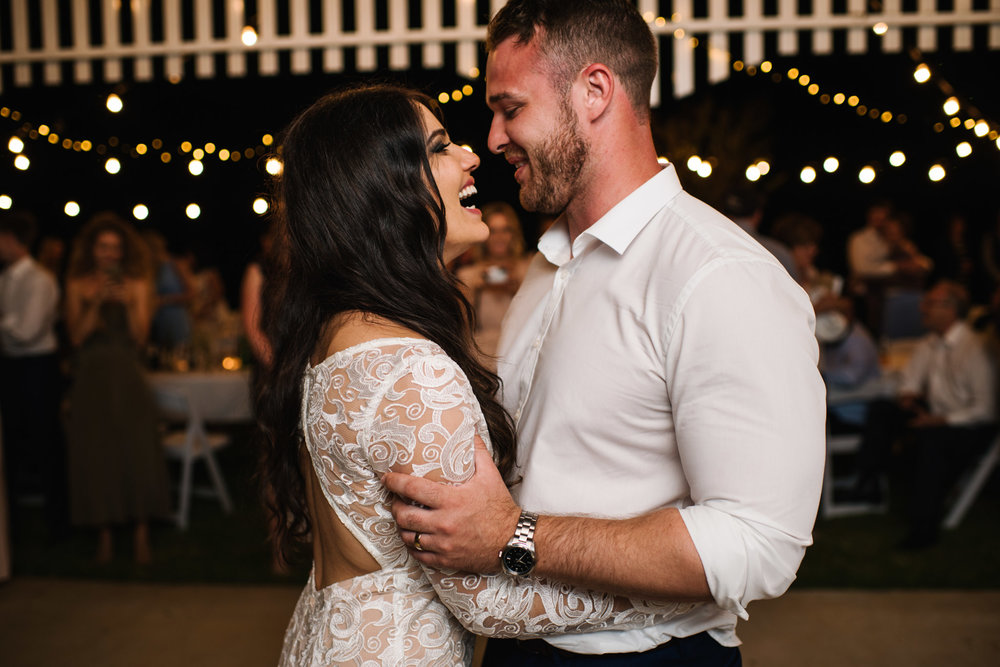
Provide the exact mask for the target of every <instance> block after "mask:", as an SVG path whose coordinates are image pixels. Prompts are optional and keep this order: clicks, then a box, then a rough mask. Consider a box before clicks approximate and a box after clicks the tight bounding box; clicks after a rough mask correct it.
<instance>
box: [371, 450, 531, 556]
mask: <svg viewBox="0 0 1000 667" xmlns="http://www.w3.org/2000/svg"><path fill="white" fill-rule="evenodd" d="M475 457H476V472H475V474H474V475H473V476H472V477H471V478H470V479H469V480H467V481H466V482H464V483H462V484H457V485H452V484H443V483H439V482H433V481H430V480H427V479H423V478H421V477H414V476H412V475H405V474H402V473H395V472H389V473H386V474H385V475H384V476H383V477H382V483H383V484H384V485H385V487H386V488H387V489H388V490H389V491H391V492H393V493H394V494H396V498H395V499H394V500H393V503H392V516H393V518H394V519H395V520H396V524H397V525H398V526H399V533H400V535H401V536H402V538H403V542H404V543H406V545H407V547H408V548H409V550H410V553H411V554H412V555H413V557H414V558H416V559H417V560H419V561H420V562H421V563H423V564H425V565H429V566H431V567H438V568H451V569H455V570H462V571H466V572H482V573H492V572H498V571H499V570H500V559H499V553H500V550H501V549H502V548H503V547H504V545H505V544H507V541H508V540H509V539H510V536H511V535H513V534H514V529H515V527H516V526H517V520H518V516H520V513H521V510H520V508H519V507H518V506H517V504H516V503H515V502H514V500H513V498H511V496H510V492H509V491H508V490H507V486H506V484H504V481H503V478H502V477H501V476H500V472H499V471H498V470H497V468H496V466H495V465H494V464H493V459H492V457H491V456H490V453H489V452H488V451H487V450H486V446H485V445H484V443H483V441H482V440H481V439H480V438H479V436H476V450H475ZM416 533H420V546H421V547H422V550H417V549H415V548H414V546H413V542H414V538H415V537H416Z"/></svg>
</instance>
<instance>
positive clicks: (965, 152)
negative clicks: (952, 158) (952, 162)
mask: <svg viewBox="0 0 1000 667" xmlns="http://www.w3.org/2000/svg"><path fill="white" fill-rule="evenodd" d="M955 154H956V155H958V157H969V156H970V155H972V144H970V143H969V142H968V141H963V142H962V143H960V144H959V145H957V146H955Z"/></svg>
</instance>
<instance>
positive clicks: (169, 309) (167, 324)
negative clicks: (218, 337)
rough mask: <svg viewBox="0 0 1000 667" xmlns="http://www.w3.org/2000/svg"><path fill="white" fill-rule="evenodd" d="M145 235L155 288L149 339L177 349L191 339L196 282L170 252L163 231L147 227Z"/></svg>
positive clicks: (170, 348)
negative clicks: (191, 309)
mask: <svg viewBox="0 0 1000 667" xmlns="http://www.w3.org/2000/svg"><path fill="white" fill-rule="evenodd" d="M142 239H143V240H144V241H145V242H146V245H148V246H149V253H150V256H151V258H152V263H153V280H154V283H153V284H154V287H155V290H156V292H155V293H156V301H155V303H154V309H153V323H152V329H151V331H150V339H151V341H152V342H153V344H154V345H155V346H156V347H157V348H159V349H161V350H175V349H178V348H179V347H181V346H184V345H187V344H188V343H190V342H191V313H190V310H189V308H190V305H191V301H192V300H193V298H194V285H193V284H192V281H191V276H190V274H189V273H188V272H187V271H185V270H184V268H185V267H183V266H181V263H180V262H178V261H177V260H176V259H175V258H174V256H173V255H172V254H171V253H170V249H169V247H168V246H167V240H166V239H165V238H164V237H163V235H162V234H160V233H159V232H157V231H154V230H151V229H146V230H144V231H143V232H142Z"/></svg>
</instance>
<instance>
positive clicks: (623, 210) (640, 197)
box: [538, 164, 682, 266]
mask: <svg viewBox="0 0 1000 667" xmlns="http://www.w3.org/2000/svg"><path fill="white" fill-rule="evenodd" d="M681 190H682V188H681V183H680V180H679V179H678V178H677V171H676V169H674V165H673V164H668V165H667V166H666V167H664V168H663V169H661V170H660V172H659V173H658V174H656V175H655V176H653V177H652V178H650V179H649V180H648V181H646V182H645V183H643V184H642V185H640V186H639V187H638V188H636V189H635V190H633V191H632V193H631V194H629V195H628V196H627V197H625V199H622V200H621V201H620V202H618V203H617V204H615V206H614V207H613V208H612V209H611V210H610V211H608V212H607V213H605V214H604V215H603V216H602V217H601V218H600V219H599V220H598V221H597V222H595V223H594V224H593V225H591V226H590V227H588V228H587V229H586V230H585V231H584V232H583V233H582V234H580V237H579V238H577V240H576V243H577V244H580V243H581V242H583V243H586V241H585V240H583V238H584V237H589V238H593V239H596V240H598V241H600V242H601V243H603V244H605V245H606V246H608V247H609V248H611V249H612V250H614V251H615V252H617V253H618V254H619V255H620V254H622V253H624V252H625V250H626V249H627V248H628V246H629V244H631V243H632V241H633V240H634V239H635V237H636V236H638V235H639V232H640V231H642V229H643V228H644V227H645V226H646V225H647V224H648V223H649V221H650V220H652V219H653V216H654V215H656V213H657V212H659V211H660V209H662V208H663V204H664V202H666V201H669V200H670V199H673V198H674V197H675V196H676V195H677V194H679V193H680V192H681ZM580 247H581V246H579V245H578V246H577V249H579V248H580ZM538 250H539V252H541V253H542V255H544V256H545V258H546V259H547V260H549V261H550V262H551V263H553V264H555V265H556V266H561V265H562V264H564V263H566V262H567V261H569V259H570V257H571V256H572V255H571V252H570V250H571V248H570V243H569V230H568V229H567V227H566V220H565V218H564V217H562V216H560V217H559V219H558V220H556V221H555V223H553V225H552V226H551V227H550V228H549V229H548V231H546V232H545V233H544V234H542V236H541V238H540V239H539V240H538ZM577 254H579V253H577Z"/></svg>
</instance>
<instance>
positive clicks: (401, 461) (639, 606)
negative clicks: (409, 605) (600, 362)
mask: <svg viewBox="0 0 1000 667" xmlns="http://www.w3.org/2000/svg"><path fill="white" fill-rule="evenodd" d="M373 417H374V419H373V420H372V422H370V423H371V424H372V427H373V428H372V437H373V441H372V442H371V443H370V445H371V449H370V450H369V451H373V452H381V454H380V455H378V456H376V457H375V458H382V461H383V463H384V464H388V465H383V466H380V465H379V463H378V461H374V460H373V463H374V464H375V466H376V468H382V469H383V470H384V469H386V468H391V469H392V470H393V471H396V472H403V473H409V474H414V475H418V476H422V477H427V478H430V479H435V480H437V481H441V482H446V483H461V482H463V481H465V480H466V479H468V478H469V477H471V476H472V473H473V472H474V465H475V464H474V440H473V439H474V436H475V435H476V433H477V432H478V433H479V435H480V436H482V438H483V440H484V441H486V443H487V446H490V445H489V436H488V433H486V431H485V427H484V426H483V422H482V417H481V413H480V411H479V408H478V405H477V404H476V402H475V398H474V395H473V393H472V389H471V387H470V386H469V383H468V381H467V380H466V379H465V377H464V375H463V374H462V373H461V370H460V369H459V368H458V367H457V366H456V365H455V364H454V362H453V361H451V359H449V358H448V357H447V356H444V355H443V354H439V355H433V356H417V357H414V358H411V360H410V362H409V363H408V364H407V368H406V370H405V372H403V373H402V374H401V375H399V376H398V378H397V379H396V380H395V381H394V383H393V384H392V385H391V387H390V388H389V389H388V391H387V392H386V393H385V394H384V395H383V397H382V399H381V401H380V403H379V405H378V407H377V410H376V414H374V415H373ZM376 441H377V442H376ZM424 569H425V572H426V574H427V576H428V578H429V579H430V581H431V583H432V585H433V586H434V589H435V590H436V591H437V594H438V596H439V597H440V599H441V600H442V602H443V603H444V604H445V606H447V607H448V609H449V610H450V611H451V613H452V614H454V615H455V617H456V618H457V619H458V621H459V622H460V623H461V624H462V625H463V626H464V627H465V628H466V629H468V630H470V631H472V632H475V633H477V634H480V635H484V636H491V637H512V636H518V637H533V636H536V637H537V636H542V635H552V634H567V633H579V632H593V631H596V630H603V629H610V628H612V627H613V628H615V629H617V630H625V629H630V628H638V627H645V626H649V625H653V624H656V623H661V622H663V621H665V620H667V619H669V618H672V617H674V616H677V615H680V614H683V613H686V612H687V611H689V610H690V609H691V608H692V607H693V606H694V605H693V604H680V603H665V602H648V601H643V600H636V599H629V598H624V597H620V596H615V595H612V594H610V593H601V592H596V591H589V590H585V589H581V588H577V587H574V586H569V585H564V584H560V583H555V582H549V581H547V580H545V579H541V578H514V577H510V576H507V575H505V574H497V575H478V574H469V573H458V572H454V571H448V570H434V569H430V568H424Z"/></svg>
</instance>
